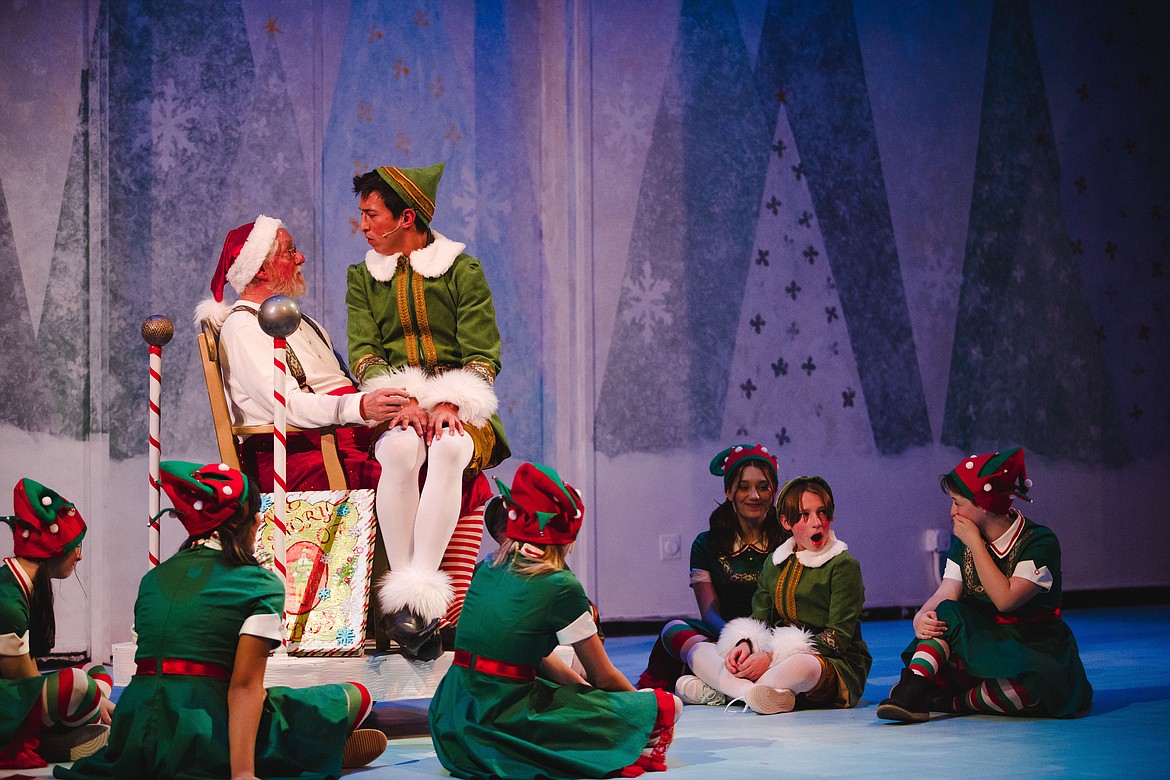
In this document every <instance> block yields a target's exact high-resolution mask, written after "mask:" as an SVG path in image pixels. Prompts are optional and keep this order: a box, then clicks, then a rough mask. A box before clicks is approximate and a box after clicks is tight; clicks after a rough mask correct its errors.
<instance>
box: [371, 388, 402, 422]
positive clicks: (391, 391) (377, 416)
mask: <svg viewBox="0 0 1170 780" xmlns="http://www.w3.org/2000/svg"><path fill="white" fill-rule="evenodd" d="M408 401H410V394H409V393H407V392H406V390H404V389H403V388H401V387H380V388H378V389H377V390H371V391H369V392H367V393H363V394H362V401H361V408H360V412H361V415H362V418H363V419H365V420H366V421H367V422H384V421H386V420H389V419H391V418H392V417H394V415H396V414H398V412H399V411H401V409H402V407H403V406H404V405H405V404H406V403H407V402H408Z"/></svg>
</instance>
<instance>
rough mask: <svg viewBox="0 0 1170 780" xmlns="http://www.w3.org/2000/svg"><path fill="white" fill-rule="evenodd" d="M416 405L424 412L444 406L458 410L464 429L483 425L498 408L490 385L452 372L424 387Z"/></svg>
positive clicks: (470, 374) (472, 375) (473, 376)
mask: <svg viewBox="0 0 1170 780" xmlns="http://www.w3.org/2000/svg"><path fill="white" fill-rule="evenodd" d="M419 401H420V402H421V403H422V405H423V406H425V407H426V408H428V409H431V408H434V407H435V406H436V405H437V404H440V403H443V402H447V403H452V404H455V405H456V406H457V407H459V419H460V420H461V421H463V422H464V423H465V424H467V425H473V426H479V425H483V424H484V423H486V422H487V421H488V420H489V419H490V418H491V416H492V415H493V414H495V413H496V408H497V407H498V406H499V401H498V400H497V399H496V393H495V391H494V390H492V387H491V385H489V384H488V383H487V382H485V381H483V379H482V378H481V377H479V376H478V375H476V374H475V373H474V372H472V371H467V370H463V369H460V370H455V371H448V372H446V373H445V374H440V375H439V376H437V377H435V378H434V379H432V380H431V381H430V382H428V383H427V388H426V398H419Z"/></svg>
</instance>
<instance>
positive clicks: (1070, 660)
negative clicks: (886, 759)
mask: <svg viewBox="0 0 1170 780" xmlns="http://www.w3.org/2000/svg"><path fill="white" fill-rule="evenodd" d="M940 484H941V486H942V489H943V492H944V493H947V494H948V495H949V496H950V499H951V520H952V522H953V524H954V531H955V533H954V536H953V537H952V539H951V550H950V553H949V554H948V555H947V564H946V570H945V571H944V572H943V580H942V584H941V585H939V587H938V590H936V591H935V593H934V595H933V596H931V597H930V598H929V599H928V600H927V601H926V603H925V604H923V605H922V608H921V609H920V610H918V613H917V614H915V615H914V637H915V638H914V640H913V641H911V642H910V645H909V646H908V647H907V648H906V650H905V651H904V652H903V653H902V660H903V662H904V663H905V664H906V668H905V669H903V670H902V679H901V681H900V682H899V683H898V684H897V685H895V686H894V687H893V689H892V690H891V691H890V696H889V698H888V699H886V700H885V701H883V702H882V703H881V704H880V705H878V709H877V715H878V717H879V718H884V719H886V720H895V721H902V722H906V723H918V722H922V721H926V720H929V719H930V712H931V711H932V710H933V711H936V712H963V713H987V714H993V715H1037V716H1046V717H1053V718H1067V717H1073V716H1076V715H1081V714H1084V713H1085V712H1087V711H1088V710H1089V707H1090V706H1091V705H1092V701H1093V688H1092V686H1091V685H1089V680H1088V678H1086V677H1085V668H1084V666H1082V665H1081V658H1080V654H1079V653H1078V651H1077V641H1076V639H1075V638H1074V637H1073V634H1072V631H1070V630H1069V627H1068V626H1067V625H1066V624H1065V622H1064V621H1063V620H1061V618H1060V603H1061V577H1060V543H1059V542H1058V541H1057V539H1056V534H1054V533H1053V532H1052V531H1051V530H1049V529H1048V528H1046V527H1044V526H1042V525H1039V524H1037V523H1034V522H1032V521H1031V520H1029V519H1028V518H1026V517H1024V515H1023V514H1021V513H1020V512H1019V511H1018V510H1016V509H1013V508H1012V500H1013V498H1021V499H1023V500H1025V501H1028V502H1031V500H1032V499H1031V498H1029V497H1028V490H1029V489H1031V487H1032V480H1030V479H1028V477H1027V473H1026V471H1025V468H1024V451H1023V450H1022V449H1020V448H1018V447H1017V448H1015V449H1011V450H1006V451H1004V452H993V453H987V454H984V455H972V456H971V457H969V458H966V459H964V460H963V462H962V463H960V464H959V465H958V466H956V467H955V468H954V469H952V470H951V471H950V473H948V474H944V475H943V476H942V477H941V478H940Z"/></svg>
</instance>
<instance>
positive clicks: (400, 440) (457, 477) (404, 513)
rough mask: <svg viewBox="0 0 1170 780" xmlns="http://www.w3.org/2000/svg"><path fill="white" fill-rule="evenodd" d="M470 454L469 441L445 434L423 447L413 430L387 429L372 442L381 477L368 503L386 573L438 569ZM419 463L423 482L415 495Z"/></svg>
mask: <svg viewBox="0 0 1170 780" xmlns="http://www.w3.org/2000/svg"><path fill="white" fill-rule="evenodd" d="M474 451H475V443H474V442H473V441H472V440H471V437H470V436H468V435H467V434H460V433H455V432H451V431H446V432H444V433H443V435H442V436H441V437H439V438H436V439H434V440H433V441H432V442H431V446H430V447H429V448H428V447H427V446H426V442H425V441H424V440H423V439H422V437H421V436H419V435H418V434H417V433H415V431H414V429H413V428H407V429H405V430H403V429H401V428H391V429H390V430H388V431H386V432H385V433H384V434H382V436H380V437H379V438H378V441H377V442H376V443H375V444H374V457H375V458H377V459H378V463H380V464H381V465H382V476H381V478H380V479H379V480H378V490H377V492H376V494H375V499H374V500H375V503H376V505H377V510H378V524H379V525H380V526H381V529H382V538H383V539H385V540H386V557H387V558H388V559H389V562H390V569H391V571H402V570H403V569H406V568H408V567H414V568H417V569H421V570H425V571H435V570H437V569H438V568H439V562H440V561H442V559H443V551H444V550H445V549H446V548H447V542H449V541H450V539H451V534H452V533H453V532H454V530H455V524H456V523H457V522H458V521H459V505H460V502H461V500H462V495H463V494H462V490H463V469H465V468H466V467H467V464H468V463H470V462H471V456H472V454H473V452H474ZM423 463H426V464H427V479H426V484H424V485H423V488H422V491H421V493H420V492H419V487H418V475H419V471H420V470H421V469H422V466H423ZM420 520H421V522H420Z"/></svg>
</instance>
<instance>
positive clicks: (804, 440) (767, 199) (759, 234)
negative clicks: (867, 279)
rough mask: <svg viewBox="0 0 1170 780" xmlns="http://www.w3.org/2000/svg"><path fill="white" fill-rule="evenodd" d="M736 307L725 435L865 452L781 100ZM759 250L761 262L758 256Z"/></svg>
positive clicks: (847, 351) (842, 334) (867, 439)
mask: <svg viewBox="0 0 1170 780" xmlns="http://www.w3.org/2000/svg"><path fill="white" fill-rule="evenodd" d="M776 126H777V133H776V135H777V137H776V139H775V143H774V144H772V145H771V148H772V149H773V151H774V154H772V155H771V157H770V158H769V164H768V173H767V178H766V180H765V183H764V192H763V199H762V201H761V206H760V219H759V222H758V224H757V228H756V250H755V251H754V252H753V256H754V257H755V258H756V260H755V262H753V263H752V265H751V268H750V270H749V271H748V279H747V287H746V289H745V291H744V298H743V305H742V308H741V309H740V313H739V323H740V324H739V330H738V333H737V336H736V343H735V354H734V357H733V358H732V362H731V371H730V375H729V377H728V380H729V382H730V385H731V387H729V389H728V393H727V406H726V408H725V412H724V417H723V438H724V439H727V440H730V439H734V438H747V439H751V440H755V441H759V442H761V443H763V444H765V445H766V446H768V447H771V448H773V451H775V452H777V453H778V455H779V454H783V453H785V452H786V451H789V450H802V451H810V450H811V451H815V452H817V453H826V454H828V453H842V454H845V453H848V454H858V453H870V452H872V450H873V435H872V433H871V431H870V424H869V416H868V414H867V412H866V408H865V400H864V395H863V394H862V392H861V380H860V377H859V376H858V373H857V367H856V364H855V362H854V358H853V351H852V349H851V348H850V346H849V335H848V333H847V331H846V329H845V322H844V318H843V317H842V314H841V301H840V299H839V298H838V295H837V290H836V284H835V283H834V281H833V275H832V270H831V268H830V267H829V263H828V260H827V258H826V257H825V251H824V243H823V241H822V238H821V235H820V229H819V227H818V225H817V220H816V216H815V214H814V211H813V206H812V201H811V198H810V196H809V193H808V188H807V178H806V177H805V176H804V175H803V169H802V168H801V166H800V164H799V159H797V145H796V141H795V139H794V138H793V137H792V131H791V128H790V127H789V125H788V122H787V118H786V114H785V111H784V109H783V108H781V109H780V112H779V120H778V121H777V123H776ZM761 258H766V260H767V262H761V261H760V259H761Z"/></svg>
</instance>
